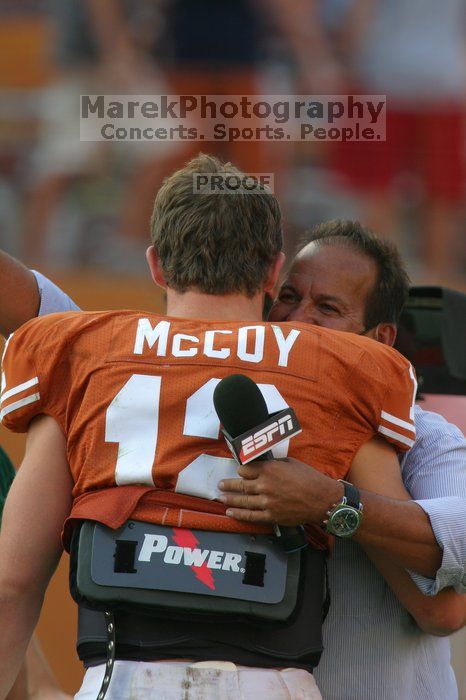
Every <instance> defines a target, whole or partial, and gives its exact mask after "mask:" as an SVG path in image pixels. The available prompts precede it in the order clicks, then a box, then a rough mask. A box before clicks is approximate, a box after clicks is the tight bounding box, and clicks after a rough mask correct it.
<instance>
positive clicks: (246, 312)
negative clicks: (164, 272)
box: [167, 289, 263, 321]
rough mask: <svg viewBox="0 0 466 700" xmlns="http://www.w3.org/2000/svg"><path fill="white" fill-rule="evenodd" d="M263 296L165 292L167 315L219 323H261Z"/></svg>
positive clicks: (169, 290)
mask: <svg viewBox="0 0 466 700" xmlns="http://www.w3.org/2000/svg"><path fill="white" fill-rule="evenodd" d="M262 306H263V295H262V294H257V295H255V296H254V297H252V298H248V297H246V296H244V295H242V294H228V295H225V296H218V295H215V294H202V293H200V292H196V291H188V292H185V293H184V294H179V293H178V292H175V291H173V290H172V289H168V290H167V315H168V316H178V317H180V318H200V319H204V320H212V321H215V320H219V321H261V320H262Z"/></svg>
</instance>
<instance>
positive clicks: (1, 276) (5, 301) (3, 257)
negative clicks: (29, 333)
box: [0, 250, 40, 338]
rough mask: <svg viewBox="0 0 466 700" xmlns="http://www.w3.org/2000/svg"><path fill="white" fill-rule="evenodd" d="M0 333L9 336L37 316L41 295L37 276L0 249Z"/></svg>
mask: <svg viewBox="0 0 466 700" xmlns="http://www.w3.org/2000/svg"><path fill="white" fill-rule="evenodd" d="M0 287H1V290H2V293H1V294H0V333H1V334H2V335H3V336H5V338H7V337H8V336H9V335H10V333H13V331H15V330H16V329H17V328H19V326H21V325H22V324H23V323H25V322H26V321H29V319H31V318H34V316H37V314H38V312H39V306H40V295H39V289H38V286H37V282H36V278H35V277H34V274H33V273H32V272H31V270H28V268H27V267H25V266H24V265H23V264H22V263H20V262H19V260H16V259H15V258H12V257H11V256H10V255H7V253H5V252H3V251H2V250H0Z"/></svg>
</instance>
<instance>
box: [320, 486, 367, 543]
mask: <svg viewBox="0 0 466 700" xmlns="http://www.w3.org/2000/svg"><path fill="white" fill-rule="evenodd" d="M338 481H339V482H340V483H342V484H343V487H344V489H345V495H344V496H343V498H342V499H341V501H340V502H339V503H335V505H334V506H332V507H331V508H330V510H329V511H327V520H325V521H324V525H325V529H326V530H327V532H330V534H332V535H336V536H337V537H352V536H353V535H354V533H355V532H356V531H357V529H358V528H359V526H360V525H361V521H362V509H363V508H362V503H361V502H360V500H359V490H358V489H357V488H356V486H353V484H350V483H349V482H348V481H343V479H339V480H338Z"/></svg>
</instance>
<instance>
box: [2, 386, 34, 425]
mask: <svg viewBox="0 0 466 700" xmlns="http://www.w3.org/2000/svg"><path fill="white" fill-rule="evenodd" d="M39 399H40V394H39V392H37V394H31V396H26V398H25V399H19V401H15V402H14V403H10V405H9V406H6V407H5V408H3V409H2V410H1V411H0V420H3V419H4V417H5V416H7V415H8V414H9V413H12V412H13V411H17V410H18V408H22V407H23V406H27V405H28V404H30V403H34V402H35V401H39Z"/></svg>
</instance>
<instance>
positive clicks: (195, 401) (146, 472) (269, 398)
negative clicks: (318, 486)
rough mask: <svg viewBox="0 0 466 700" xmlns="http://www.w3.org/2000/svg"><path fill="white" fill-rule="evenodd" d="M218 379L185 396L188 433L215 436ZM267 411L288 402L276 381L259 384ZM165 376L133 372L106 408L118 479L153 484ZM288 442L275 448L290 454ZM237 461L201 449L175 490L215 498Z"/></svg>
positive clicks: (280, 454) (107, 432) (120, 482)
mask: <svg viewBox="0 0 466 700" xmlns="http://www.w3.org/2000/svg"><path fill="white" fill-rule="evenodd" d="M219 382H220V379H210V380H209V381H208V382H206V383H205V384H203V385H202V386H201V387H200V388H199V389H198V390H197V391H195V392H194V393H193V394H191V396H190V397H189V398H188V399H187V402H186V411H185V420H184V428H183V434H184V435H191V436H193V437H200V438H210V439H212V440H217V439H218V436H219V431H220V421H219V419H218V417H217V414H216V412H215V408H214V403H213V394H214V390H215V387H216V386H217V384H218V383H219ZM258 386H259V389H260V390H261V392H262V394H263V396H264V399H265V402H266V404H267V408H268V411H269V413H272V412H274V411H280V410H282V409H284V408H287V406H288V404H287V403H286V401H285V400H284V398H283V397H282V396H281V394H280V392H279V391H278V389H277V388H276V387H275V386H274V385H273V384H258ZM161 388H162V378H161V377H158V376H153V375H147V374H133V375H132V376H131V377H130V378H129V379H128V381H127V382H126V384H125V385H124V386H123V387H122V388H121V389H120V391H119V392H118V394H117V395H116V396H115V398H114V399H113V401H112V402H111V404H110V406H109V407H108V409H107V413H106V424H105V441H106V442H117V443H118V457H117V463H116V468H115V481H116V483H117V484H118V485H119V486H123V485H125V484H148V485H150V486H153V485H154V480H153V477H152V468H153V466H154V462H155V455H156V451H157V438H158V422H159V405H160V392H161ZM288 443H289V441H288V440H287V441H286V442H284V443H282V444H281V445H279V446H278V447H277V448H274V449H273V454H274V456H275V457H286V455H287V453H288ZM236 470H237V464H236V462H235V460H233V459H229V458H225V457H216V456H214V455H208V454H200V455H198V456H197V457H196V459H194V460H193V461H192V462H190V463H189V464H188V465H187V466H185V467H184V469H182V470H181V471H180V473H179V475H178V481H177V485H176V491H178V492H181V493H187V494H190V495H192V496H199V497H201V498H211V499H212V498H216V497H217V496H218V495H219V493H220V492H219V491H218V489H217V483H218V481H220V479H224V478H234V477H236V476H237V472H236Z"/></svg>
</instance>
